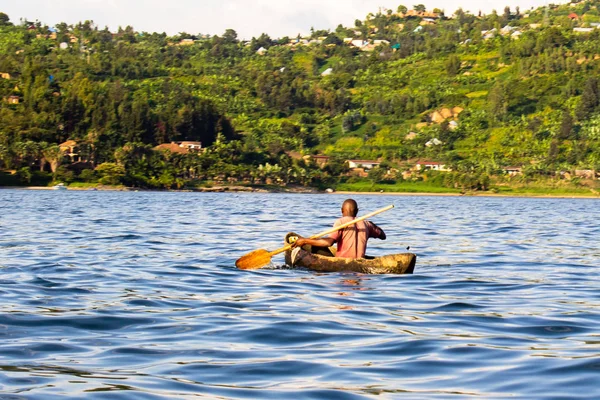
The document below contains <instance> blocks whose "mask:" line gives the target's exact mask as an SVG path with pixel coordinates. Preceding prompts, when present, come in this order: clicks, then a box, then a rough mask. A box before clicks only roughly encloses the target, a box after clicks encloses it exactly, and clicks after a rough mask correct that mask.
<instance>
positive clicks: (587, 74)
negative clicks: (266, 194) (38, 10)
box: [0, 0, 600, 193]
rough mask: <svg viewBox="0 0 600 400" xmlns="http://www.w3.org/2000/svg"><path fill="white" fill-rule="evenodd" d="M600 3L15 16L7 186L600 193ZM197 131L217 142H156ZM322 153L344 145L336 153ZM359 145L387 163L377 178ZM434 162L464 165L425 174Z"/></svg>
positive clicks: (9, 41) (2, 153) (8, 32)
mask: <svg viewBox="0 0 600 400" xmlns="http://www.w3.org/2000/svg"><path fill="white" fill-rule="evenodd" d="M599 7H600V1H598V0H594V1H584V2H580V3H571V4H566V5H560V6H557V5H551V6H549V7H548V8H539V9H532V10H527V11H524V10H518V9H517V10H511V9H509V8H506V9H504V10H503V12H502V13H499V14H498V13H495V12H493V13H491V14H489V15H471V14H469V13H466V12H463V11H462V10H460V9H459V10H457V11H456V12H455V13H454V14H452V15H449V14H446V15H444V13H443V12H442V11H441V10H437V9H436V10H432V11H427V10H425V7H424V6H422V5H418V6H415V7H414V9H413V10H407V9H406V7H403V6H399V7H398V9H397V10H386V11H385V12H381V13H378V14H369V15H368V16H367V18H366V19H365V20H357V21H356V23H355V26H352V27H344V26H341V25H340V26H338V28H336V29H335V30H334V31H326V30H316V31H313V32H312V34H311V35H310V36H309V37H304V38H302V37H298V38H296V37H293V38H287V37H286V38H279V39H273V38H271V37H269V36H268V35H267V34H263V35H261V36H260V37H258V38H253V39H252V40H250V41H242V40H239V39H238V37H237V34H236V33H235V31H233V30H228V31H226V32H225V33H224V34H223V35H222V36H213V37H209V36H206V35H191V34H186V33H182V34H180V35H178V36H176V37H168V36H167V35H165V34H159V33H147V32H138V31H136V30H135V29H134V28H132V27H127V28H125V29H119V31H118V32H116V33H111V32H110V31H109V30H108V29H101V28H99V27H97V26H95V25H94V24H93V22H91V21H86V22H83V23H79V24H77V25H73V26H72V25H67V24H58V25H57V26H56V27H48V26H44V25H43V24H41V23H39V22H36V23H30V22H27V21H22V23H21V24H18V25H17V24H12V23H11V22H10V19H9V16H7V15H6V14H2V13H0V73H2V79H0V98H2V99H3V101H2V102H1V103H0V169H3V170H4V171H5V172H4V173H3V174H2V175H0V184H5V185H7V184H33V183H40V182H43V183H44V184H46V183H48V182H49V181H52V180H54V181H65V182H89V183H95V182H100V183H104V184H124V185H127V186H136V187H145V188H183V187H195V186H198V185H206V184H210V183H211V182H230V183H234V182H235V183H243V184H256V183H263V184H264V183H268V184H279V185H286V184H299V185H309V186H321V187H325V186H335V185H337V184H340V186H339V187H340V188H345V189H352V188H354V189H362V188H364V187H370V188H372V189H373V188H375V186H374V185H375V184H378V185H379V186H377V190H387V189H389V190H403V189H402V188H403V187H408V186H410V185H413V186H414V185H416V186H417V187H423V188H424V190H427V188H428V187H430V188H438V189H435V190H434V189H431V190H432V191H439V188H447V190H451V191H452V190H489V189H490V188H492V189H494V190H496V191H500V192H505V191H511V190H513V191H519V190H523V187H526V186H530V187H531V188H533V189H531V190H532V191H546V192H553V191H560V192H561V193H562V191H564V190H566V191H567V192H568V191H569V190H572V191H574V192H576V193H580V192H581V193H595V190H596V189H597V188H598V187H597V179H594V177H595V171H598V170H600V89H599V83H598V79H599V75H600V8H599ZM67 141H73V142H71V144H72V145H73V147H70V148H69V147H68V146H67V145H63V146H60V147H59V145H61V144H64V143H65V142H67ZM181 141H193V142H202V146H203V148H204V149H203V151H199V152H197V151H187V150H186V151H157V150H155V149H154V148H155V147H156V146H158V145H160V144H168V143H171V142H181ZM163 147H164V146H163ZM311 154H324V155H328V156H330V157H331V158H330V159H329V162H328V164H327V165H326V166H324V167H320V166H319V165H317V164H316V163H315V162H311V161H310V159H309V158H308V157H302V156H306V155H311ZM348 159H361V160H378V161H379V162H381V166H380V168H374V169H372V170H370V171H368V177H364V178H360V177H359V176H352V171H348V165H347V164H345V163H344V161H345V160H348ZM423 161H429V162H437V163H438V164H439V165H444V166H445V167H444V169H445V170H447V171H444V172H435V171H426V172H423V170H421V171H420V172H416V171H415V168H414V166H415V164H417V163H419V162H420V163H423ZM509 167H511V168H509ZM411 170H412V172H409V171H411ZM9 171H10V172H9ZM509 171H512V172H513V173H511V175H514V176H509V174H508V172H509ZM354 172H355V175H356V174H358V175H360V173H359V172H358V173H356V171H354ZM363 176H366V174H363ZM361 182H362V183H361ZM369 182H370V183H369ZM386 182H387V183H386ZM402 182H407V184H408V186H406V185H403V184H402ZM419 182H420V183H419ZM367 183H369V184H367ZM386 184H387V186H386ZM353 185H354V186H353ZM369 185H370V186H369ZM382 185H383V186H382ZM411 187H412V186H411ZM386 188H387V189H386ZM394 188H395V189H394Z"/></svg>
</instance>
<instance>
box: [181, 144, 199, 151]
mask: <svg viewBox="0 0 600 400" xmlns="http://www.w3.org/2000/svg"><path fill="white" fill-rule="evenodd" d="M179 147H184V148H186V149H189V150H196V151H198V150H202V142H181V143H179Z"/></svg>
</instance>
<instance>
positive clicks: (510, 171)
mask: <svg viewBox="0 0 600 400" xmlns="http://www.w3.org/2000/svg"><path fill="white" fill-rule="evenodd" d="M502 170H503V171H504V173H505V174H507V175H509V176H517V175H522V174H523V168H521V167H504V168H503V169H502Z"/></svg>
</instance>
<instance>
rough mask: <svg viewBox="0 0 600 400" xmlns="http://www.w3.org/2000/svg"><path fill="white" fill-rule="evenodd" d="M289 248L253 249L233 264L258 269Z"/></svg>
mask: <svg viewBox="0 0 600 400" xmlns="http://www.w3.org/2000/svg"><path fill="white" fill-rule="evenodd" d="M392 208H394V205H390V206H387V207H384V208H382V209H381V210H377V211H373V212H372V213H370V214H367V215H365V216H363V217H360V218H356V219H355V220H352V221H350V222H348V223H346V224H342V225H340V226H336V227H335V228H331V229H328V230H326V231H325V232H321V233H317V234H316V235H313V236H311V237H310V238H309V239H318V238H320V237H322V236H325V235H329V234H330V233H333V232H335V231H339V230H340V229H344V228H347V227H349V226H352V225H354V224H356V223H357V222H360V221H363V220H365V219H367V218H371V217H373V216H375V215H377V214H381V213H382V212H384V211H387V210H391V209H392ZM291 248H292V245H291V244H288V245H286V246H284V247H282V248H280V249H278V250H275V251H271V252H269V251H267V250H263V249H259V250H254V251H253V252H251V253H248V254H246V255H245V256H243V257H241V258H240V259H238V260H237V261H236V262H235V266H236V267H238V268H239V269H259V268H262V267H264V266H265V265H267V264H269V263H270V262H271V257H273V256H275V255H277V254H280V253H283V252H284V251H286V250H289V249H291Z"/></svg>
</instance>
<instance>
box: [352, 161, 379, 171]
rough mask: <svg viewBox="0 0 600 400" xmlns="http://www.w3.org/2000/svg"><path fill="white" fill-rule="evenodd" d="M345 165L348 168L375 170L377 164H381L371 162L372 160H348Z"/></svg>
mask: <svg viewBox="0 0 600 400" xmlns="http://www.w3.org/2000/svg"><path fill="white" fill-rule="evenodd" d="M347 163H348V167H349V168H364V169H371V168H375V167H378V166H379V164H381V163H380V162H379V161H373V160H348V161H347Z"/></svg>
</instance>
